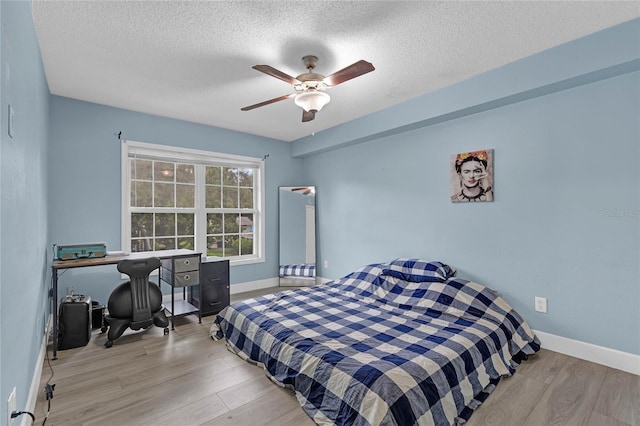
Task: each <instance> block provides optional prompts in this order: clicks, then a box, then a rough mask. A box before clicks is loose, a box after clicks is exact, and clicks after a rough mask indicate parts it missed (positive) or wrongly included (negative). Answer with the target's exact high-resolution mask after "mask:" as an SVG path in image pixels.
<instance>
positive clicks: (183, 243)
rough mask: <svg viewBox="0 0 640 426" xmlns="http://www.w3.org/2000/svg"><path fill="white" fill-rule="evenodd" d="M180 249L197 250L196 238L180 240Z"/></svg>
mask: <svg viewBox="0 0 640 426" xmlns="http://www.w3.org/2000/svg"><path fill="white" fill-rule="evenodd" d="M178 248H179V249H187V250H195V243H194V238H193V237H191V238H185V237H182V238H178Z"/></svg>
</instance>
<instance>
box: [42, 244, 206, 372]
mask: <svg viewBox="0 0 640 426" xmlns="http://www.w3.org/2000/svg"><path fill="white" fill-rule="evenodd" d="M194 255H198V256H199V255H200V253H198V252H195V251H193V250H185V249H179V250H162V251H143V252H137V253H131V254H128V255H107V256H105V257H97V258H92V259H75V260H57V259H55V260H54V261H53V263H52V264H51V270H52V274H51V276H52V278H51V280H52V292H53V312H52V313H53V359H54V360H55V359H58V271H59V270H62V269H73V268H86V267H88V266H103V265H117V264H118V263H119V262H120V261H121V260H124V259H145V258H148V257H158V258H160V259H161V260H162V259H176V258H180V257H186V256H194ZM160 279H161V277H160ZM160 279H159V280H158V281H159V282H158V285H160ZM114 286H115V284H114ZM173 299H174V295H173V286H172V289H171V305H172V311H173V309H174V307H173V305H174V300H173ZM198 318H199V319H200V318H201V316H200V315H198ZM171 323H172V324H173V313H172V319H171Z"/></svg>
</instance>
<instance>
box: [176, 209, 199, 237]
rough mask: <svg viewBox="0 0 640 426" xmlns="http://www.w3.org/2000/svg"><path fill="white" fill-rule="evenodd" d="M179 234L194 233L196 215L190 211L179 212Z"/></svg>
mask: <svg viewBox="0 0 640 426" xmlns="http://www.w3.org/2000/svg"><path fill="white" fill-rule="evenodd" d="M176 216H177V221H178V234H177V235H194V226H193V223H194V217H195V215H193V214H190V213H178V214H177V215H176Z"/></svg>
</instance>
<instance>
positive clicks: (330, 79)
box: [323, 59, 375, 86]
mask: <svg viewBox="0 0 640 426" xmlns="http://www.w3.org/2000/svg"><path fill="white" fill-rule="evenodd" d="M373 70H375V68H374V67H373V65H372V64H371V63H370V62H367V61H365V60H362V59H361V60H359V61H358V62H356V63H355V64H351V65H349V66H348V67H346V68H343V69H341V70H340V71H336V72H334V73H333V74H331V75H328V76H326V77H325V78H324V80H323V81H324V82H325V84H327V85H329V86H337V85H338V84H340V83H344V82H345V81H348V80H351V79H352V78H356V77H360V76H361V75H363V74H366V73H368V72H371V71H373Z"/></svg>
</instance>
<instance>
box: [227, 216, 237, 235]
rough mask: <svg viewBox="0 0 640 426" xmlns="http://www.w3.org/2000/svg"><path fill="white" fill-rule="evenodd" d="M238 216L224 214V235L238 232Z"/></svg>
mask: <svg viewBox="0 0 640 426" xmlns="http://www.w3.org/2000/svg"><path fill="white" fill-rule="evenodd" d="M239 224H240V216H239V215H237V214H232V213H226V214H225V215H224V233H225V234H231V233H238V232H239V231H240V227H239Z"/></svg>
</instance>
